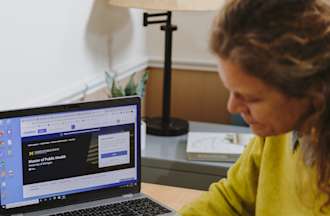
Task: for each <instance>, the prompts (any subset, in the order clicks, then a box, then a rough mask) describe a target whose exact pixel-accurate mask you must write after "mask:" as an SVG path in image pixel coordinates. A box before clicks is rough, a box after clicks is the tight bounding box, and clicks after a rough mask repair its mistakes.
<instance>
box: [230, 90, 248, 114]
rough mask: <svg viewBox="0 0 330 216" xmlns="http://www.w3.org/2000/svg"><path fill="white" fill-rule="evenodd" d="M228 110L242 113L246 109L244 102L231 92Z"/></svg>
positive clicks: (233, 112)
mask: <svg viewBox="0 0 330 216" xmlns="http://www.w3.org/2000/svg"><path fill="white" fill-rule="evenodd" d="M227 110H228V111H229V112H230V113H232V114H235V113H241V112H243V111H244V104H243V102H242V101H241V100H240V99H239V98H237V97H235V95H234V94H232V93H231V94H230V95H229V99H228V102H227Z"/></svg>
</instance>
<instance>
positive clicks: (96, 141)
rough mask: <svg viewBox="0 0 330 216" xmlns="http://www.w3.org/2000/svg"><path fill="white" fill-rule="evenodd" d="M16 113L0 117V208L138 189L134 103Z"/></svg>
mask: <svg viewBox="0 0 330 216" xmlns="http://www.w3.org/2000/svg"><path fill="white" fill-rule="evenodd" d="M56 110H58V111H56ZM16 113H17V115H15V111H12V112H9V114H7V115H1V113H0V117H2V118H0V196H1V207H2V209H11V208H17V207H24V206H29V205H36V204H39V203H43V202H47V203H49V202H56V201H58V200H66V199H70V197H71V196H74V195H75V194H77V193H78V194H80V193H84V192H89V191H97V190H99V189H107V188H114V187H122V186H132V185H137V184H138V181H139V173H138V172H139V170H138V161H137V160H138V154H137V149H138V147H137V146H138V143H139V141H138V139H139V135H138V133H139V130H138V128H139V127H138V124H139V107H138V104H134V103H124V104H118V103H117V104H116V103H113V104H112V102H111V100H110V101H107V102H104V103H100V102H95V103H93V102H92V103H88V106H87V105H86V107H85V105H84V104H79V106H73V105H67V106H66V105H63V106H57V107H53V108H49V107H48V108H39V109H31V110H28V111H26V112H25V111H24V110H23V111H18V112H16ZM3 116H6V117H5V118H4V117H3Z"/></svg>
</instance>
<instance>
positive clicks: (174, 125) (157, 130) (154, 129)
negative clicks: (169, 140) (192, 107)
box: [146, 118, 189, 136]
mask: <svg viewBox="0 0 330 216" xmlns="http://www.w3.org/2000/svg"><path fill="white" fill-rule="evenodd" d="M146 123H147V133H148V134H152V135H157V136H179V135H184V134H187V133H188V131H189V123H188V122H187V121H186V120H182V119H177V118H170V121H169V123H165V122H163V119H162V118H147V119H146Z"/></svg>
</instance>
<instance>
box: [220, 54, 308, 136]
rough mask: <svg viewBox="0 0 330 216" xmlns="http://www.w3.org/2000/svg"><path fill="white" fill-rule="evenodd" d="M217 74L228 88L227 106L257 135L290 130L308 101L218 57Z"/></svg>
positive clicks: (275, 133) (271, 134) (302, 112)
mask: <svg viewBox="0 0 330 216" xmlns="http://www.w3.org/2000/svg"><path fill="white" fill-rule="evenodd" d="M219 74H220V78H221V80H222V81H223V83H224V85H225V87H226V88H227V89H228V90H229V93H230V96H229V100H228V103H227V109H228V111H229V112H230V113H239V114H240V115H241V116H242V117H243V119H244V120H245V121H246V123H247V124H249V126H250V128H251V130H252V131H253V132H254V133H255V134H256V135H259V136H263V137H265V136H273V135H278V134H282V133H285V132H288V131H291V130H293V129H297V128H295V127H296V126H297V125H296V124H297V122H298V121H299V120H300V117H302V116H303V115H304V114H305V113H306V111H307V110H308V109H309V108H310V106H311V103H310V102H309V100H306V99H297V98H291V97H288V96H286V95H284V94H283V93H281V92H279V91H278V90H276V89H275V88H274V87H272V86H270V85H267V84H266V83H265V82H263V81H262V80H260V79H258V78H256V77H254V76H252V75H249V74H248V73H246V72H244V71H243V70H242V69H241V68H240V67H239V66H238V65H235V64H233V63H231V62H230V61H228V60H223V59H220V66H219Z"/></svg>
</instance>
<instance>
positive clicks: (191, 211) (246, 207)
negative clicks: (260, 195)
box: [180, 137, 264, 216]
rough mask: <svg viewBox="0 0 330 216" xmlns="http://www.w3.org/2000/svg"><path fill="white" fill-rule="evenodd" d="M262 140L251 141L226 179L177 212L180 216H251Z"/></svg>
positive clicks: (254, 200) (253, 209)
mask: <svg viewBox="0 0 330 216" xmlns="http://www.w3.org/2000/svg"><path fill="white" fill-rule="evenodd" d="M263 144H264V139H263V138H260V137H256V138H254V139H253V140H252V141H251V142H250V143H249V144H248V145H247V147H246V149H245V150H244V152H243V153H242V155H241V157H240V158H239V159H238V160H237V162H236V163H235V164H234V165H233V166H232V167H231V168H230V169H229V171H228V173H227V178H224V179H221V180H220V181H219V182H216V183H213V184H211V186H210V188H209V191H208V192H206V193H204V194H203V195H202V196H201V197H200V198H199V199H197V200H196V201H194V202H193V203H190V204H188V205H186V206H185V207H184V208H183V209H181V211H180V213H181V215H183V216H197V215H198V216H215V215H221V216H227V215H228V216H233V215H254V212H255V203H256V193H257V185H258V176H259V167H260V161H261V156H262V150H263Z"/></svg>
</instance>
